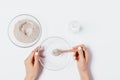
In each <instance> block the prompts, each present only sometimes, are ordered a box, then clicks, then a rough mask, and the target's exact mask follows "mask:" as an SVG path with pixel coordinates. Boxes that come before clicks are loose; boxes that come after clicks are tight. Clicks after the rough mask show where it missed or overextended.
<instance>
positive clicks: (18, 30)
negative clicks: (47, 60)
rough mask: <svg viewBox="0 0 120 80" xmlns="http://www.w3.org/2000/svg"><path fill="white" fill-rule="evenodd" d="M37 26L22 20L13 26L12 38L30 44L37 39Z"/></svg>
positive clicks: (32, 22) (30, 21)
mask: <svg viewBox="0 0 120 80" xmlns="http://www.w3.org/2000/svg"><path fill="white" fill-rule="evenodd" d="M39 33H40V30H39V25H37V23H36V22H35V21H33V20H29V19H23V20H20V21H18V22H17V23H16V24H15V28H14V36H15V38H16V39H17V40H18V41H20V42H23V43H32V42H34V41H35V40H36V39H37V38H38V37H39Z"/></svg>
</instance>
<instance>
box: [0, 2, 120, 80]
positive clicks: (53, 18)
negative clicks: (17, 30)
mask: <svg viewBox="0 0 120 80" xmlns="http://www.w3.org/2000/svg"><path fill="white" fill-rule="evenodd" d="M119 4H120V2H119V0H19V1H18V0H0V80H23V79H24V76H25V68H24V59H25V58H26V57H27V56H28V55H29V53H30V52H31V50H32V49H34V48H35V47H36V46H38V45H39V44H40V43H41V41H42V40H44V39H45V38H47V37H48V36H61V37H63V38H65V39H66V40H67V41H68V42H69V43H70V45H71V46H73V45H77V44H81V43H85V44H86V45H87V46H88V47H89V48H90V51H91V54H92V55H91V59H92V62H91V67H90V68H91V74H92V75H93V78H94V80H120V69H119V68H120V58H119V57H120V47H119V45H120V36H119V34H120V5H119ZM19 14H31V15H33V16H35V17H36V18H37V19H39V21H40V22H41V25H42V28H43V34H42V37H41V39H40V41H39V42H38V43H37V44H36V45H34V46H33V47H31V48H19V47H16V46H15V45H13V44H12V43H11V42H10V40H9V38H8V36H7V29H8V24H9V23H10V21H11V19H12V18H13V17H15V16H16V15H19ZM73 20H78V21H79V22H80V23H81V26H82V28H83V29H82V30H81V32H80V33H78V34H74V33H72V32H70V31H69V29H68V27H69V26H68V24H69V22H70V21H73ZM40 80H79V75H78V72H77V68H76V64H75V62H74V61H73V59H72V58H71V61H70V64H69V65H68V66H67V67H66V68H65V69H63V70H61V71H48V70H44V72H43V74H42V76H41V78H40Z"/></svg>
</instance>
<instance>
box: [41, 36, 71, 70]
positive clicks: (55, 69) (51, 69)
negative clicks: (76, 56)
mask: <svg viewBox="0 0 120 80" xmlns="http://www.w3.org/2000/svg"><path fill="white" fill-rule="evenodd" d="M52 38H58V39H61V40H63V41H65V43H66V44H67V45H68V47H71V46H70V44H69V43H68V42H67V40H65V39H64V38H62V37H59V36H51V37H48V38H46V39H44V40H43V41H42V42H41V45H40V46H41V47H42V44H43V43H44V42H46V41H47V40H49V39H52ZM40 46H39V47H40ZM43 47H44V46H43ZM39 61H40V63H41V65H42V66H43V67H44V68H46V69H48V70H52V71H58V70H62V69H64V68H65V67H66V66H67V64H69V62H70V55H68V62H67V63H66V65H64V66H63V67H61V68H59V69H51V68H48V67H46V66H45V65H44V64H43V63H42V62H41V59H39Z"/></svg>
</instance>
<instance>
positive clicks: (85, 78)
mask: <svg viewBox="0 0 120 80" xmlns="http://www.w3.org/2000/svg"><path fill="white" fill-rule="evenodd" d="M73 50H75V51H76V52H75V54H74V59H75V60H76V62H77V67H78V71H79V74H80V76H81V80H90V75H89V70H88V63H89V53H88V50H87V48H86V47H85V45H83V44H82V45H79V46H76V47H73ZM43 51H44V50H43V49H40V51H38V48H36V49H34V50H33V51H32V52H31V54H30V55H29V56H28V58H27V59H26V60H25V67H26V76H25V80H37V79H38V77H39V76H40V74H41V72H42V66H41V64H40V62H39V59H40V57H44V56H42V55H41V54H42V52H43ZM36 52H38V53H39V54H37V55H36V54H35V53H36Z"/></svg>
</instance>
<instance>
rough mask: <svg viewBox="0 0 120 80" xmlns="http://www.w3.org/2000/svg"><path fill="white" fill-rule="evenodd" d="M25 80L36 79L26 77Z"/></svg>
mask: <svg viewBox="0 0 120 80" xmlns="http://www.w3.org/2000/svg"><path fill="white" fill-rule="evenodd" d="M24 80H36V79H34V78H31V77H28V76H27V77H25V79H24Z"/></svg>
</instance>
